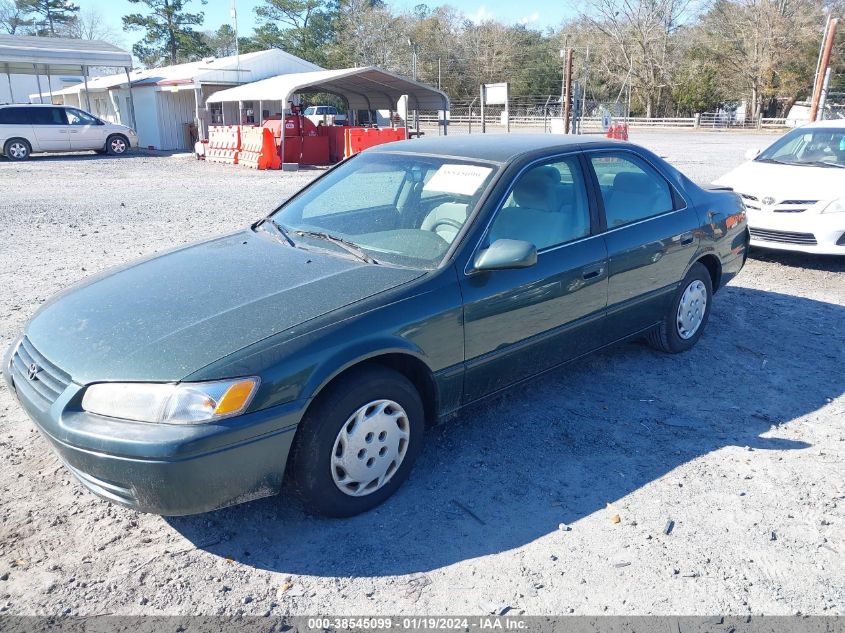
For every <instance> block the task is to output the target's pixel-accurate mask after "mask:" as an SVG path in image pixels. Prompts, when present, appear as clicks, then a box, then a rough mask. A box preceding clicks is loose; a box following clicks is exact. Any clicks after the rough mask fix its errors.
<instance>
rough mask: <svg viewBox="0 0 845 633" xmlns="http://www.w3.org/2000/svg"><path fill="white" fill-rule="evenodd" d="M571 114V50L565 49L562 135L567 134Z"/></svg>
mask: <svg viewBox="0 0 845 633" xmlns="http://www.w3.org/2000/svg"><path fill="white" fill-rule="evenodd" d="M571 114H572V49H571V48H567V49H566V60H565V62H564V67H563V133H564V134H569V132H570V128H569V119H570V118H571V117H570V115H571Z"/></svg>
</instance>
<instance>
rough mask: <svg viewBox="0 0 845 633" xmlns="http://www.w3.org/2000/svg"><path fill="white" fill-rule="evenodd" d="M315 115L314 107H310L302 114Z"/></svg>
mask: <svg viewBox="0 0 845 633" xmlns="http://www.w3.org/2000/svg"><path fill="white" fill-rule="evenodd" d="M316 113H317V108H315V107H314V106H310V107H307V108H305V112H304V114H316Z"/></svg>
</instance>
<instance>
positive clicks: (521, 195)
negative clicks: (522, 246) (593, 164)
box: [488, 157, 590, 250]
mask: <svg viewBox="0 0 845 633" xmlns="http://www.w3.org/2000/svg"><path fill="white" fill-rule="evenodd" d="M589 232H590V207H589V204H588V202H587V190H586V187H585V184H584V178H583V175H582V173H581V166H580V163H579V162H578V159H577V158H575V157H572V158H567V159H565V160H559V161H557V162H553V163H548V164H545V165H538V166H536V167H532V168H531V169H529V170H528V171H526V172H525V173H524V174H522V176H520V177H519V179H518V180H517V181H516V184H514V186H513V189H512V191H511V193H510V194H509V195H508V198H507V199H506V200H505V204H504V205H503V207H502V208H501V209H500V210H499V212H498V213H497V214H496V217H495V219H494V220H493V224H492V225H491V226H490V233H489V236H488V242H489V243H491V244H492V243H493V242H495V241H496V240H499V239H511V240H524V241H526V242H531V243H532V244H534V246H536V247H537V249H538V250H539V249H543V248H548V247H550V246H557V245H558V244H563V243H565V242H571V241H572V240H575V239H578V238H579V237H584V236H586V235H588V234H589Z"/></svg>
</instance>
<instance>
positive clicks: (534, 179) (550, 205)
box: [513, 165, 560, 211]
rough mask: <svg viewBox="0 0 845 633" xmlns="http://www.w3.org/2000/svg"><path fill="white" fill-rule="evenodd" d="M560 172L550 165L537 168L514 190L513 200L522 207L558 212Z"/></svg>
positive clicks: (525, 176)
mask: <svg viewBox="0 0 845 633" xmlns="http://www.w3.org/2000/svg"><path fill="white" fill-rule="evenodd" d="M559 183H560V172H559V171H558V170H557V169H555V168H554V167H552V166H550V165H543V166H541V167H535V168H534V169H531V170H529V171H527V172H526V173H525V174H523V175H522V178H520V179H519V182H517V183H516V186H515V187H514V188H513V199H514V202H516V203H517V204H518V205H519V206H520V207H523V208H528V209H540V210H542V211H552V210H556V209H555V208H554V207H555V206H559V205H556V199H557V185H558V184H559Z"/></svg>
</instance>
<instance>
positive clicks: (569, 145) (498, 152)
mask: <svg viewBox="0 0 845 633" xmlns="http://www.w3.org/2000/svg"><path fill="white" fill-rule="evenodd" d="M620 144H624V143H623V142H622V141H614V140H610V139H607V138H605V137H604V136H598V135H594V136H587V135H580V134H455V135H449V136H431V137H429V136H424V137H421V138H416V139H410V140H407V141H396V142H394V143H388V144H386V145H377V146H376V147H374V148H372V149H369V150H367V151H368V152H413V153H415V154H431V155H432V156H453V157H455V158H468V159H470V160H484V161H492V162H495V163H506V162H509V161H511V160H513V159H515V158H517V157H518V156H523V155H525V154H530V153H532V152H536V151H554V150H558V149H559V150H560V151H561V152H565V151H567V150H572V149H579V148H581V147H582V146H586V145H589V146H590V147H600V146H607V147H618V146H619V145H620Z"/></svg>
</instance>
